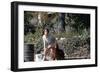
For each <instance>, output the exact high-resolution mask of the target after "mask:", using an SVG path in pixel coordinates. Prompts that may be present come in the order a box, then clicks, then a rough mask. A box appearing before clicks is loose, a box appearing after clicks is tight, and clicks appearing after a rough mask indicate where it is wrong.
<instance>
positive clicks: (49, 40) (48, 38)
mask: <svg viewBox="0 0 100 73" xmlns="http://www.w3.org/2000/svg"><path fill="white" fill-rule="evenodd" d="M42 38H43V44H44V60H45V59H46V55H47V51H48V50H49V49H50V48H52V49H50V50H51V53H52V55H53V59H54V57H55V56H56V49H55V48H56V39H55V37H54V36H52V35H50V33H49V30H48V29H47V28H45V29H44V31H43V37H42ZM54 53H55V54H54Z"/></svg>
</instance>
